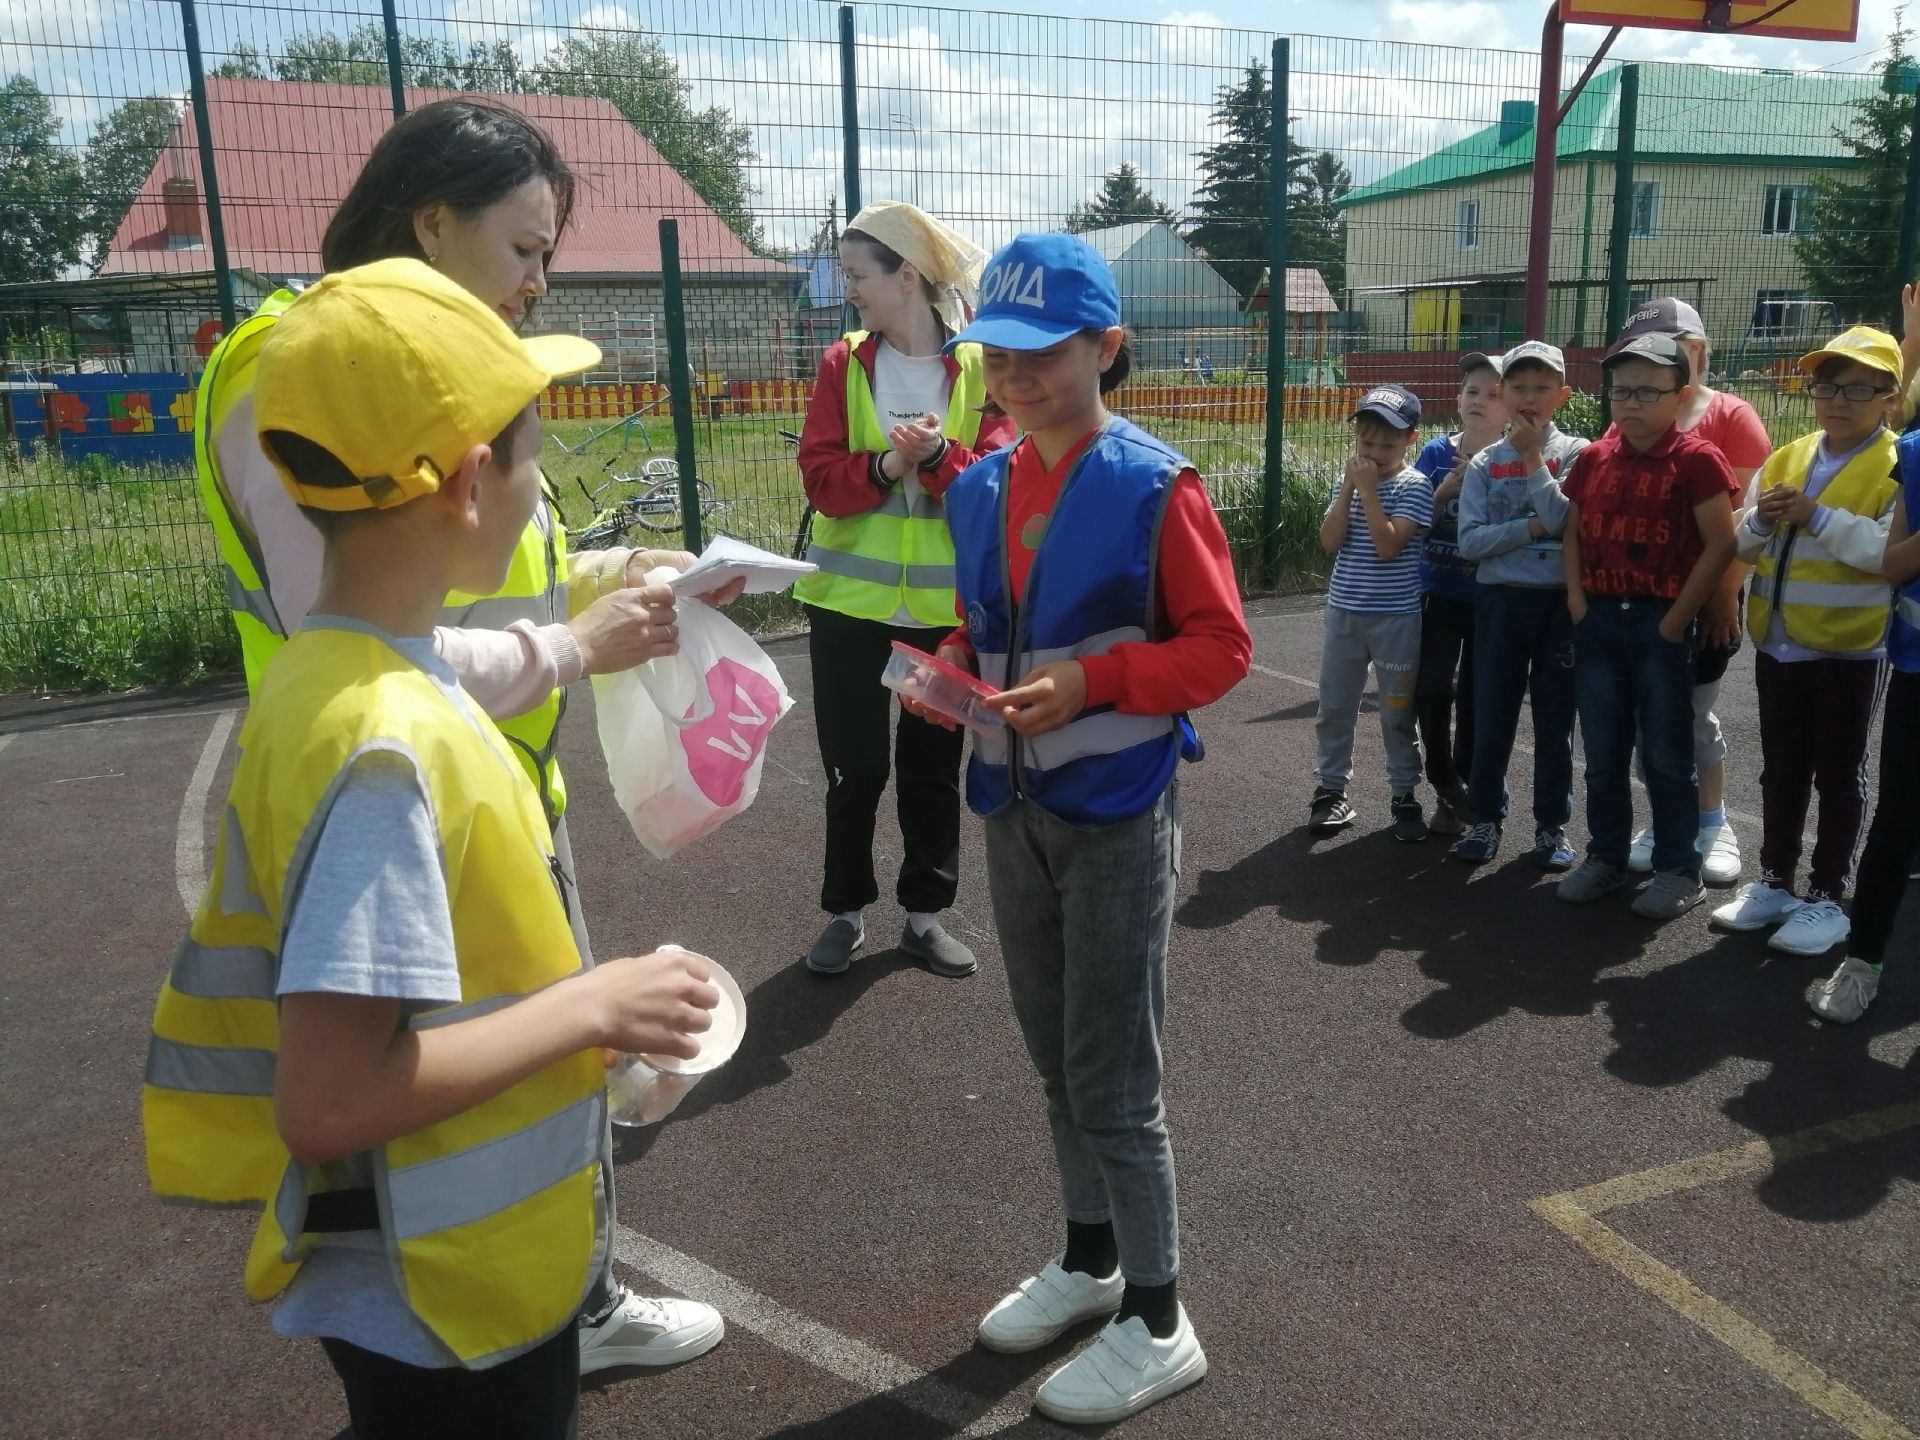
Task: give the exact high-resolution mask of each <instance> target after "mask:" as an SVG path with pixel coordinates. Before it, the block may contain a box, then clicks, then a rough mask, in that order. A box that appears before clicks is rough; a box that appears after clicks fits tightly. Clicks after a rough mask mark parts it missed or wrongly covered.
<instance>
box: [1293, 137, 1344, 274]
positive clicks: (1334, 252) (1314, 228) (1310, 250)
mask: <svg viewBox="0 0 1920 1440" xmlns="http://www.w3.org/2000/svg"><path fill="white" fill-rule="evenodd" d="M1351 189H1353V176H1352V174H1351V173H1349V171H1348V170H1347V167H1346V166H1345V165H1344V164H1343V163H1342V162H1341V160H1340V157H1339V156H1338V155H1335V154H1334V153H1333V152H1332V151H1331V150H1322V151H1321V152H1320V153H1319V154H1317V155H1315V156H1313V157H1312V158H1311V159H1309V160H1308V161H1307V162H1306V164H1305V165H1303V166H1302V167H1301V168H1300V169H1299V170H1298V171H1296V172H1295V173H1294V176H1293V187H1292V191H1291V193H1290V194H1289V195H1288V197H1287V264H1288V265H1289V266H1294V267H1297V266H1311V267H1313V268H1314V269H1315V270H1318V271H1319V272H1320V274H1321V276H1322V277H1323V278H1324V279H1325V280H1326V282H1327V287H1328V288H1329V289H1330V290H1332V291H1333V292H1334V293H1335V294H1338V293H1339V292H1340V291H1341V289H1342V288H1344V287H1345V285H1346V283H1347V213H1346V211H1344V210H1342V209H1341V208H1340V205H1339V201H1340V198H1341V197H1342V196H1343V195H1345V194H1346V193H1347V192H1348V191H1349V190H1351Z"/></svg>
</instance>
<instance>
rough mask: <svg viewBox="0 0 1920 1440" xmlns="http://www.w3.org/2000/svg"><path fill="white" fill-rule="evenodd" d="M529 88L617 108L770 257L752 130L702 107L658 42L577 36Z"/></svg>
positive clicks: (602, 33) (609, 34)
mask: <svg viewBox="0 0 1920 1440" xmlns="http://www.w3.org/2000/svg"><path fill="white" fill-rule="evenodd" d="M528 88H529V89H533V90H537V91H540V92H541V93H543V94H547V95H584V96H592V97H595V98H597V99H601V100H605V101H607V102H609V103H610V104H612V105H613V106H614V108H615V109H617V110H618V111H619V112H620V113H621V114H622V115H625V116H626V117H627V119H628V120H630V121H632V122H633V127H634V129H636V130H638V131H639V132H640V133H641V134H642V135H644V136H646V137H647V139H648V140H649V141H650V142H652V144H653V148H654V149H656V150H658V151H659V152H660V155H661V158H662V159H664V160H665V161H666V162H667V164H669V165H671V166H672V167H673V168H674V169H675V170H677V171H679V172H680V175H681V176H682V178H684V179H685V180H686V182H687V183H688V184H689V185H691V186H692V187H693V188H694V190H695V192H696V193H698V195H699V196H700V198H701V199H702V200H704V201H706V202H707V204H709V205H711V206H712V207H713V208H714V210H715V211H716V212H717V213H718V214H719V216H720V218H721V219H722V220H724V221H726V222H727V226H728V228H729V229H731V230H732V231H733V233H734V234H736V235H738V236H739V237H740V238H741V239H742V240H743V241H745V242H746V243H747V244H748V245H750V246H752V247H753V248H754V249H756V250H760V251H763V252H764V251H765V248H766V247H765V241H764V239H763V237H762V235H761V233H760V222H759V221H758V220H757V219H755V218H754V214H753V211H752V209H751V208H750V202H751V200H752V198H753V194H754V185H753V181H752V180H751V179H750V178H748V173H747V167H748V166H750V165H751V164H752V163H753V162H754V159H755V152H754V148H753V132H752V131H751V130H749V129H748V128H747V127H746V126H745V125H742V124H740V123H739V122H738V121H736V120H735V119H734V118H733V112H732V111H730V110H728V109H727V108H726V107H725V106H722V105H709V106H708V107H707V108H706V109H704V110H699V109H695V108H694V104H693V86H692V85H691V84H689V83H688V82H687V81H686V80H685V79H683V78H682V77H681V74H680V66H679V64H678V62H676V61H675V60H674V58H673V56H672V55H670V54H668V53H667V50H666V47H665V46H663V45H662V44H661V43H660V42H659V41H658V40H656V39H655V38H654V37H653V36H651V35H647V34H644V33H642V32H640V31H635V30H584V31H577V32H575V33H573V34H570V35H568V36H567V37H566V39H564V40H562V41H561V42H560V43H559V44H558V45H556V46H554V48H553V49H552V50H550V51H548V52H547V55H546V57H545V58H544V59H543V60H541V62H540V64H539V67H538V68H537V69H536V70H535V71H534V72H533V75H532V81H531V84H530V85H529V87H528Z"/></svg>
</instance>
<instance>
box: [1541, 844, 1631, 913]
mask: <svg viewBox="0 0 1920 1440" xmlns="http://www.w3.org/2000/svg"><path fill="white" fill-rule="evenodd" d="M1626 883H1627V872H1626V871H1625V870H1622V869H1621V868H1620V867H1619V866H1618V865H1609V864H1608V863H1607V862H1606V861H1604V860H1602V859H1600V858H1599V857H1598V856H1597V855H1589V856H1587V858H1586V859H1584V860H1582V861H1581V862H1580V868H1579V869H1578V870H1575V871H1573V872H1572V873H1570V874H1569V875H1568V876H1567V878H1566V879H1564V880H1562V881H1561V882H1560V883H1559V884H1558V885H1556V886H1554V887H1553V893H1554V894H1556V895H1558V896H1559V897H1560V898H1561V899H1562V900H1565V901H1566V902H1567V903H1568V904H1569V905H1586V904H1589V903H1590V902H1592V901H1595V900H1598V899H1600V897H1601V896H1603V895H1611V894H1612V893H1613V892H1614V891H1616V890H1618V889H1620V888H1621V886H1623V885H1625V884H1626Z"/></svg>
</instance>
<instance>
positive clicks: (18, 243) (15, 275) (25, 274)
mask: <svg viewBox="0 0 1920 1440" xmlns="http://www.w3.org/2000/svg"><path fill="white" fill-rule="evenodd" d="M87 211H88V205H87V182H86V175H85V172H84V171H83V169H82V168H81V164H80V161H79V159H78V157H76V156H75V155H74V154H73V153H72V152H71V151H70V150H69V149H68V148H66V147H65V146H63V145H61V143H60V122H59V120H58V119H57V118H55V116H54V113H53V102H52V101H50V100H49V99H48V98H47V97H46V95H45V94H44V93H43V92H42V91H41V89H40V87H39V86H38V85H36V84H34V82H33V80H32V78H31V77H30V76H26V75H14V76H11V77H10V78H9V79H8V80H7V82H6V84H5V85H3V86H0V283H4V282H11V281H17V280H53V279H56V278H58V277H59V275H60V274H61V272H62V271H65V270H68V269H70V268H72V266H73V265H75V264H76V263H77V262H78V261H79V259H80V256H81V252H82V248H83V245H84V243H85V239H86V234H87Z"/></svg>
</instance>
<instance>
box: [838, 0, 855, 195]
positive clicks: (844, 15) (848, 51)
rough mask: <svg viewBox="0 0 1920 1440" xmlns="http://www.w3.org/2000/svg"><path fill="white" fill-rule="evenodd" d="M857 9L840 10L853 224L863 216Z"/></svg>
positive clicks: (844, 148)
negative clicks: (854, 13) (860, 215)
mask: <svg viewBox="0 0 1920 1440" xmlns="http://www.w3.org/2000/svg"><path fill="white" fill-rule="evenodd" d="M853 40H854V30H853V6H851V5H842V6H841V7H840V168H841V171H842V177H841V181H840V183H841V185H843V186H844V187H845V188H846V192H847V203H846V211H845V214H846V217H847V220H848V222H849V223H851V222H852V220H853V217H854V216H856V215H858V214H859V213H860V87H859V82H858V77H857V74H856V72H855V69H854V53H853V50H854V47H853Z"/></svg>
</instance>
